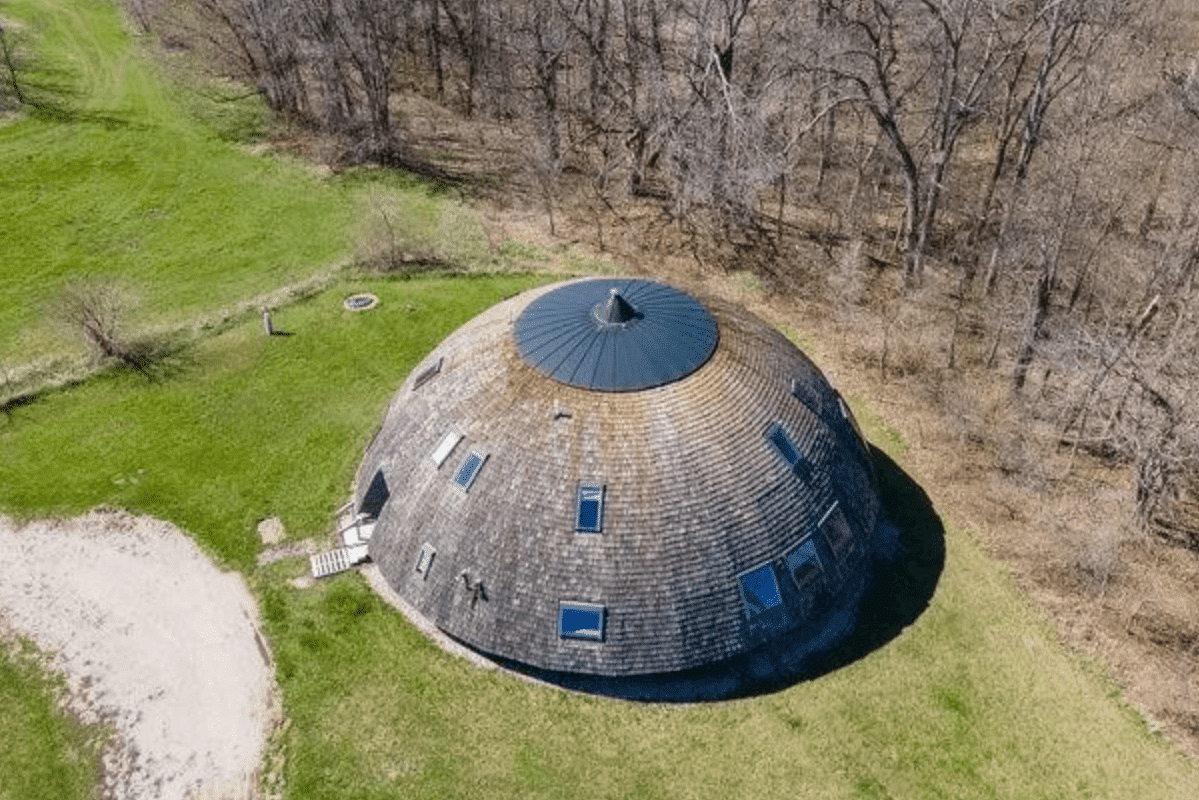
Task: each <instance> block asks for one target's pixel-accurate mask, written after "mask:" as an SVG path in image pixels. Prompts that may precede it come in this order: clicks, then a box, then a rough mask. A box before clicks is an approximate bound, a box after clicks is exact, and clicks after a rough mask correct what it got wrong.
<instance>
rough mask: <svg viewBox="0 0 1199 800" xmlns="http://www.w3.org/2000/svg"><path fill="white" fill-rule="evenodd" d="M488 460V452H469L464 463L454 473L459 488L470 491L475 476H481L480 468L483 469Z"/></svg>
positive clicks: (463, 460)
mask: <svg viewBox="0 0 1199 800" xmlns="http://www.w3.org/2000/svg"><path fill="white" fill-rule="evenodd" d="M486 461H487V454H486V453H480V452H478V451H477V450H471V451H470V452H469V453H467V455H466V458H464V459H462V463H461V464H460V465H459V466H458V471H457V472H456V473H454V483H455V484H457V486H458V488H459V489H461V490H462V491H464V492H469V491H470V487H471V484H473V483H474V482H475V478H477V477H479V470H481V469H483V464H484V462H486Z"/></svg>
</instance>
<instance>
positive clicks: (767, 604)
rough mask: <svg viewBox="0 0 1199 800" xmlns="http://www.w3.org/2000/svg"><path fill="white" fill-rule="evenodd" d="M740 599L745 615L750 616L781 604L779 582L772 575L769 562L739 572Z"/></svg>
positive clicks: (772, 570)
mask: <svg viewBox="0 0 1199 800" xmlns="http://www.w3.org/2000/svg"><path fill="white" fill-rule="evenodd" d="M739 581H740V586H741V601H742V602H743V603H744V604H745V615H746V616H748V617H752V616H754V615H755V614H761V613H762V612H763V611H766V610H768V609H771V608H774V607H775V606H778V605H782V603H783V598H782V595H780V594H779V584H778V581H777V580H776V579H775V577H774V568H773V567H772V566H770V564H769V563H766V564H763V565H762V566H760V567H755V568H754V569H751V570H750V571H749V572H744V573H742V574H741V576H740V578H739Z"/></svg>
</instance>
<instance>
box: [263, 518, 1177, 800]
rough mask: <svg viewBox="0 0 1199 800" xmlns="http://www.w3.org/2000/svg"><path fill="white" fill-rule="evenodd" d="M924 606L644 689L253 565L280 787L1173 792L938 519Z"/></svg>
mask: <svg viewBox="0 0 1199 800" xmlns="http://www.w3.org/2000/svg"><path fill="white" fill-rule="evenodd" d="M947 545H948V551H947V560H946V565H945V571H944V574H943V577H942V581H941V584H940V586H939V588H938V591H937V594H936V596H935V597H934V599H933V602H932V604H931V606H930V608H929V609H928V610H927V612H926V613H925V614H924V615H923V616H922V617H921V618H920V619H919V620H918V621H917V622H916V623H915V624H914V625H913V626H912V627H911V628H910V629H909V630H907V631H905V632H904V633H903V634H901V635H900V636H899V637H898V638H896V639H895V640H893V641H892V642H890V643H889V644H887V645H886V646H884V647H883V648H881V649H880V650H877V651H875V652H873V653H871V654H870V655H868V656H867V657H866V658H864V659H861V660H860V661H858V662H856V663H853V664H851V665H849V666H847V667H844V668H842V669H840V670H838V671H836V672H833V673H830V674H827V675H824V676H823V677H820V678H818V679H815V680H812V681H808V682H804V683H800V684H797V685H794V686H792V687H791V688H789V689H786V690H783V691H780V692H777V693H774V694H769V695H765V696H760V697H756V698H751V699H746V700H739V701H733V702H725V703H715V704H707V705H691V706H662V705H641V704H635V703H630V702H622V701H612V700H606V699H599V698H593V697H584V696H579V695H570V694H566V693H564V692H561V691H559V690H556V689H552V688H546V687H541V686H535V685H531V684H528V683H526V682H524V681H521V680H518V679H516V678H513V677H512V676H509V675H506V674H502V673H497V672H490V671H484V670H481V669H478V668H475V667H473V666H471V665H469V664H467V663H466V662H464V661H462V660H459V659H456V658H454V657H452V656H449V655H447V654H445V653H443V652H441V651H440V650H438V649H437V648H435V647H434V646H433V645H431V644H430V643H429V642H428V641H427V640H426V639H425V638H423V637H422V636H421V635H420V634H419V633H417V632H416V631H414V629H413V628H412V627H411V626H410V625H408V624H407V623H406V622H405V620H403V618H402V617H400V616H399V615H397V614H396V613H395V612H394V611H392V610H391V609H390V608H387V607H386V606H384V605H383V604H382V603H381V602H380V601H379V600H378V599H377V598H376V597H375V595H374V594H373V593H372V591H371V590H370V589H369V587H367V586H366V585H365V582H364V581H362V580H361V579H360V578H359V577H358V576H356V575H346V576H340V577H338V578H336V579H333V580H330V581H328V582H325V583H321V584H319V585H318V586H316V587H314V588H310V589H305V590H297V589H293V588H291V587H290V586H288V585H286V584H285V583H284V582H283V579H284V578H285V577H288V576H290V575H294V574H296V573H298V572H300V571H301V570H302V569H303V565H301V564H295V563H293V564H284V565H278V566H275V567H273V568H272V569H270V570H267V571H265V572H263V573H261V574H260V575H258V577H257V579H256V582H257V584H258V587H259V592H260V596H261V598H262V601H263V610H264V614H265V615H266V617H267V620H268V628H269V631H270V635H271V639H272V642H273V644H274V647H275V652H276V656H277V660H278V677H279V680H280V682H281V684H282V687H283V692H284V698H285V702H286V710H287V713H288V715H289V716H290V717H291V719H292V725H291V727H290V729H289V732H288V734H287V740H286V752H287V761H286V765H287V766H286V775H287V796H288V797H290V798H396V797H404V798H422V797H428V798H441V797H473V796H483V795H486V796H488V797H503V798H533V797H537V798H638V799H641V798H712V797H719V798H796V797H802V798H928V799H929V800H941V799H942V798H1013V800H1024V798H1063V800H1065V799H1066V798H1070V799H1072V800H1073V799H1075V798H1129V800H1144V799H1145V798H1163V799H1165V798H1183V797H1195V796H1199V795H1197V794H1196V793H1197V792H1199V775H1197V774H1196V770H1195V769H1194V767H1193V766H1192V765H1190V764H1187V763H1185V762H1184V760H1183V759H1182V758H1181V757H1180V756H1179V755H1178V754H1177V753H1176V752H1175V751H1174V750H1173V749H1172V748H1171V747H1170V746H1169V745H1168V743H1166V742H1163V741H1162V740H1160V739H1159V738H1158V737H1157V736H1155V735H1152V734H1151V733H1150V732H1149V731H1148V730H1147V729H1146V727H1145V724H1144V723H1143V721H1142V720H1141V719H1140V718H1139V717H1138V716H1137V715H1136V714H1135V713H1133V712H1132V711H1131V710H1130V709H1129V708H1128V707H1126V706H1125V705H1124V703H1123V702H1122V700H1121V696H1120V692H1119V691H1118V689H1117V688H1116V687H1115V686H1114V685H1112V684H1111V683H1110V682H1109V681H1108V680H1106V679H1105V678H1104V677H1102V676H1101V675H1100V674H1098V672H1097V671H1095V670H1093V669H1092V668H1090V667H1089V666H1088V665H1086V664H1082V663H1080V662H1079V660H1078V659H1077V658H1076V657H1074V656H1071V655H1069V654H1067V653H1066V652H1064V651H1063V650H1062V648H1061V647H1060V646H1059V645H1058V644H1057V643H1056V642H1055V641H1054V639H1053V636H1052V634H1051V633H1050V631H1049V630H1048V628H1047V626H1046V625H1045V623H1044V621H1043V620H1041V619H1040V618H1038V616H1037V615H1036V614H1034V613H1032V612H1031V611H1030V610H1029V608H1028V605H1027V602H1026V601H1025V600H1024V599H1023V598H1022V597H1021V596H1020V594H1019V593H1018V592H1017V591H1016V589H1015V588H1014V587H1013V586H1012V584H1011V582H1010V581H1009V580H1008V578H1007V577H1006V575H1005V574H1004V573H1003V571H1002V569H1001V568H1000V567H999V566H997V565H996V564H995V563H993V562H992V561H991V560H990V559H988V558H987V557H986V556H984V555H983V554H982V553H981V552H980V550H979V548H978V547H977V546H976V545H975V544H973V543H971V542H970V541H969V540H968V539H967V537H965V536H964V535H963V534H962V533H961V532H959V531H954V530H953V529H951V530H950V533H949V537H948V542H947Z"/></svg>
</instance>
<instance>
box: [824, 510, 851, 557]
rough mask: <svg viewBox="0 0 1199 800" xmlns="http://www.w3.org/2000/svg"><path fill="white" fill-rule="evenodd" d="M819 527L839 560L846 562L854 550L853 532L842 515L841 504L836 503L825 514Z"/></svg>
mask: <svg viewBox="0 0 1199 800" xmlns="http://www.w3.org/2000/svg"><path fill="white" fill-rule="evenodd" d="M818 527H819V528H820V531H821V532H822V533H823V534H824V539H825V541H827V542H828V546H829V547H830V548H831V549H832V551H833V553H834V554H835V555H836V557H837V559H838V560H839V561H840V560H844V559H845V557H846V556H847V555H849V553H850V552H851V551H852V550H853V531H852V530H851V529H850V527H849V522H848V521H847V520H846V519H845V515H844V514H843V513H841V508H840V503H839V502H834V503H833V505H832V506H831V507H830V508H829V510H828V511H826V512H824V517H823V518H822V519H821V520H820V525H819V526H818Z"/></svg>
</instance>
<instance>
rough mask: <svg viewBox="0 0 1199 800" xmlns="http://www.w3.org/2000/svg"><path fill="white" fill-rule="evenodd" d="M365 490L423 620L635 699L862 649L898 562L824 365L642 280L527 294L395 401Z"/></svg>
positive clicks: (495, 654)
mask: <svg viewBox="0 0 1199 800" xmlns="http://www.w3.org/2000/svg"><path fill="white" fill-rule="evenodd" d="M357 486H358V489H357V494H356V502H357V503H358V506H359V509H360V511H361V512H363V513H365V514H368V515H371V516H377V521H376V524H375V526H374V530H373V535H372V538H371V540H370V545H369V551H370V556H371V558H372V560H373V561H374V562H376V563H377V564H378V567H379V570H380V571H381V573H382V574H383V575H384V576H385V577H386V579H387V581H388V582H389V583H390V584H391V586H392V587H393V588H394V589H395V591H396V592H397V593H398V594H399V595H400V596H401V597H402V598H403V599H404V600H405V601H406V602H407V604H409V605H410V606H411V607H412V608H413V609H415V610H416V611H417V612H418V613H419V614H421V615H423V616H424V617H425V618H427V619H428V620H429V621H431V622H432V623H434V624H435V625H436V626H437V627H438V628H440V629H441V630H442V631H444V632H445V633H447V634H448V635H449V636H451V637H453V638H454V639H456V640H458V641H460V642H462V643H464V644H466V645H468V646H470V647H471V648H473V649H475V650H477V651H479V652H481V653H483V654H485V655H487V656H489V657H492V658H493V659H496V660H498V661H500V662H501V663H504V664H507V665H509V666H514V667H516V668H518V669H523V670H525V671H527V672H530V673H533V674H535V675H538V676H540V677H543V678H548V679H550V680H554V681H557V682H559V683H563V684H567V685H572V686H577V687H580V688H585V689H591V690H595V691H603V692H607V693H611V694H621V695H626V696H645V697H653V696H663V697H670V696H675V697H682V696H686V697H689V698H690V697H694V698H698V697H715V696H724V695H728V694H732V693H735V692H737V691H739V690H740V689H741V688H742V687H743V686H744V685H745V683H746V682H747V681H756V682H761V681H763V680H770V679H771V678H772V677H773V676H772V673H773V672H776V671H779V670H783V671H786V670H792V669H795V668H796V667H797V666H798V665H801V664H802V663H803V662H804V661H805V659H807V658H809V657H810V656H811V655H812V654H815V653H818V652H820V651H823V650H826V649H828V648H829V647H831V646H832V645H834V644H836V643H837V642H838V641H840V640H841V639H843V638H844V637H845V636H846V635H847V634H848V633H849V632H850V630H851V629H852V627H853V624H854V620H855V618H856V611H857V608H858V605H859V603H860V600H861V597H862V595H863V592H864V591H865V588H866V586H867V585H868V584H869V582H870V580H871V576H872V574H873V570H874V558H873V555H874V553H875V551H876V550H877V549H879V548H883V549H885V547H886V543H885V542H883V541H881V539H883V538H885V536H886V534H884V533H883V531H884V530H886V528H887V526H886V525H885V523H884V519H883V514H882V511H881V509H880V502H879V497H878V494H877V491H876V486H875V481H874V478H873V472H872V466H871V461H870V456H869V451H868V449H867V447H866V445H865V442H864V441H863V439H862V438H861V436H860V434H859V433H858V431H857V429H856V426H855V424H854V422H853V419H852V417H851V415H850V412H849V409H848V408H847V406H846V405H845V404H844V403H843V402H842V400H841V398H840V397H839V395H838V394H837V392H836V391H835V390H834V389H833V388H832V386H830V384H829V382H828V381H827V380H826V379H825V378H824V376H823V375H822V374H821V373H820V371H819V370H818V369H817V368H816V367H815V366H814V365H813V364H812V362H811V361H809V360H808V358H807V357H805V356H804V355H803V353H801V352H800V351H799V350H798V349H797V348H795V347H794V346H793V345H792V344H791V343H790V342H789V341H787V339H786V338H784V337H783V336H781V335H780V334H779V333H778V332H776V331H775V330H773V329H772V328H770V327H769V326H767V325H766V324H764V323H763V322H761V321H760V320H758V319H757V318H755V317H753V316H751V315H749V314H748V313H746V312H743V311H739V310H737V309H735V308H733V307H731V306H729V305H726V304H723V303H719V302H706V303H701V302H699V301H698V300H696V299H695V298H693V297H691V296H690V295H688V294H686V293H684V292H681V291H679V290H677V289H674V288H671V287H669V286H666V285H663V284H660V283H655V282H651V281H647V280H642V279H633V278H620V279H610V278H603V279H584V280H578V281H571V282H566V283H561V284H556V285H553V286H549V287H544V288H540V289H535V290H532V291H529V292H525V293H524V294H521V295H519V296H517V297H514V298H512V299H510V300H507V301H505V302H503V303H500V304H499V305H497V306H495V307H493V308H491V309H490V310H488V311H486V312H484V313H483V314H481V315H480V316H478V317H476V318H475V319H473V320H472V321H470V322H469V323H467V324H466V325H464V326H463V327H462V328H460V329H459V330H457V331H456V332H455V333H453V334H452V335H451V336H449V337H448V338H447V339H446V340H445V341H444V342H442V343H441V345H440V346H438V347H437V348H436V349H435V350H434V351H433V352H432V353H431V354H430V355H429V356H428V357H427V358H426V359H425V360H424V362H422V363H421V364H420V365H419V366H418V367H417V368H416V369H415V370H414V371H413V373H412V374H411V375H410V376H409V377H408V379H407V380H406V381H405V382H404V384H403V386H402V387H401V388H400V390H399V393H398V395H397V396H396V397H395V399H394V401H393V402H392V404H391V407H390V408H389V410H388V412H387V414H386V417H385V420H384V422H383V425H382V427H381V429H380V430H379V432H378V434H377V435H376V437H375V439H374V440H373V441H372V443H371V444H370V446H369V447H368V448H367V451H366V456H365V459H364V461H363V463H362V466H361V468H360V471H359V473H358V480H357ZM755 653H758V654H761V653H766V654H767V655H766V656H765V657H761V656H758V657H755V655H754V654H755ZM722 671H723V672H722ZM717 674H723V675H724V678H722V679H720V680H715V681H710V680H707V679H706V678H705V677H704V676H708V675H717ZM672 685H674V686H675V688H676V689H677V688H678V687H684V686H685V687H686V688H685V689H682V690H680V691H675V690H674V689H672V688H671V686H672Z"/></svg>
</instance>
